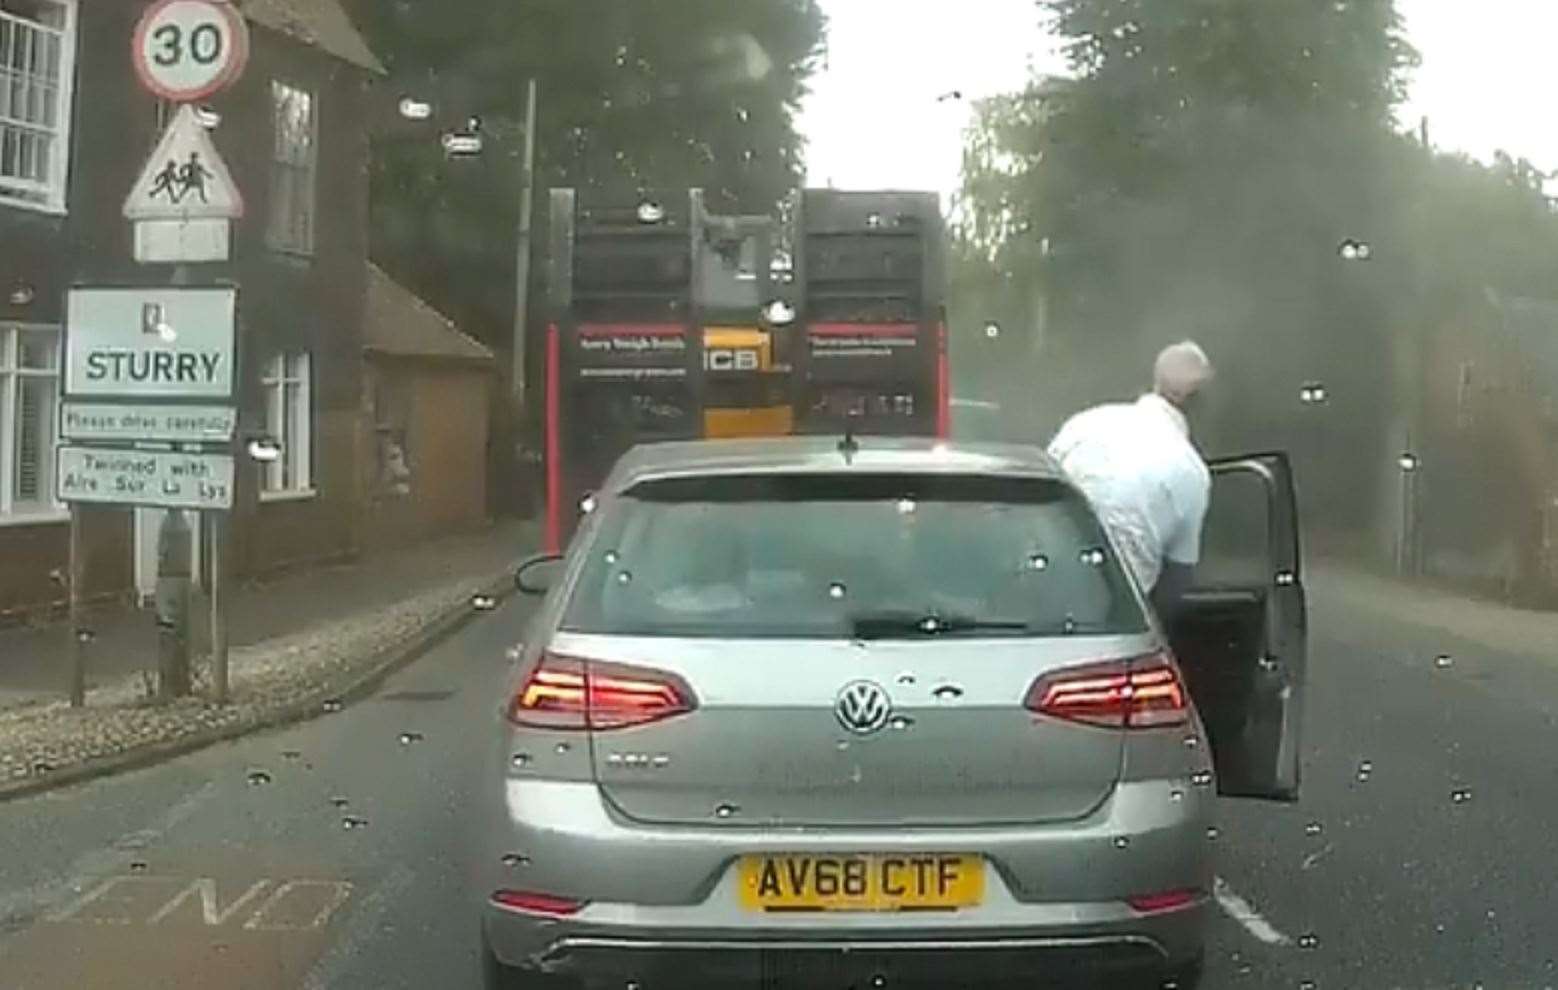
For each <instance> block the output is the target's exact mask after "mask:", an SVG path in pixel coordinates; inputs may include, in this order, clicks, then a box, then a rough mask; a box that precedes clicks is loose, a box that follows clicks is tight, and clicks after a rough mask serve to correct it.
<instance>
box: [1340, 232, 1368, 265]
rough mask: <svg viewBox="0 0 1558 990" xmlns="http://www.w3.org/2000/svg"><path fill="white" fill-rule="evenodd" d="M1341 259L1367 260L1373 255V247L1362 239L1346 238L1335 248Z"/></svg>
mask: <svg viewBox="0 0 1558 990" xmlns="http://www.w3.org/2000/svg"><path fill="white" fill-rule="evenodd" d="M1336 253H1337V254H1339V255H1341V256H1342V260H1343V261H1368V260H1369V259H1370V258H1372V257H1374V249H1373V248H1372V247H1370V246H1369V245H1368V244H1366V243H1365V242H1363V241H1358V240H1354V239H1352V238H1350V237H1349V238H1348V239H1347V240H1345V241H1342V243H1341V244H1340V245H1338V246H1337V248H1336Z"/></svg>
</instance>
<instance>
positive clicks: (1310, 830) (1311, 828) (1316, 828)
mask: <svg viewBox="0 0 1558 990" xmlns="http://www.w3.org/2000/svg"><path fill="white" fill-rule="evenodd" d="M1323 831H1325V826H1323V825H1321V824H1320V823H1319V822H1310V823H1309V824H1308V825H1305V826H1304V834H1305V835H1308V836H1316V835H1319V834H1320V833H1321V832H1323Z"/></svg>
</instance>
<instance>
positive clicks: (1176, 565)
mask: <svg viewBox="0 0 1558 990" xmlns="http://www.w3.org/2000/svg"><path fill="white" fill-rule="evenodd" d="M1183 496H1184V501H1185V504H1184V511H1183V513H1182V514H1181V516H1180V519H1179V525H1178V526H1177V527H1176V528H1175V530H1174V534H1173V536H1172V537H1170V538H1169V541H1168V543H1167V544H1166V545H1165V546H1164V548H1163V571H1162V573H1161V574H1159V576H1158V583H1157V585H1155V586H1154V587H1153V589H1152V605H1153V608H1155V609H1157V612H1158V615H1159V616H1161V617H1162V618H1163V619H1164V620H1165V621H1169V620H1172V619H1173V618H1174V616H1175V615H1177V614H1179V610H1180V609H1181V608H1183V607H1184V604H1185V595H1186V593H1188V592H1189V591H1190V588H1191V585H1192V584H1193V583H1194V581H1195V571H1196V564H1198V563H1199V562H1200V561H1201V530H1202V528H1203V526H1204V525H1205V523H1206V510H1207V503H1208V501H1209V500H1210V498H1211V480H1210V479H1209V478H1207V477H1205V476H1202V477H1198V478H1196V479H1195V480H1194V482H1193V483H1187V484H1186V485H1185V486H1184V491H1183Z"/></svg>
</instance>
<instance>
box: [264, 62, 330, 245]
mask: <svg viewBox="0 0 1558 990" xmlns="http://www.w3.org/2000/svg"><path fill="white" fill-rule="evenodd" d="M294 95H297V96H303V97H307V99H308V109H309V113H308V147H307V149H306V150H305V151H304V152H303V153H301V154H299V153H298V152H297V151H296V149H294V148H286V147H283V146H282V136H283V132H282V128H281V119H280V118H281V113H280V111H281V103H282V100H283V99H284V98H289V97H291V96H294ZM270 110H271V131H272V133H271V161H270V202H269V209H268V213H269V216H268V217H267V219H266V228H265V240H266V243H267V244H269V245H270V247H271V249H272V250H274V251H280V252H283V253H286V254H295V255H299V256H302V257H311V256H313V254H314V244H315V242H316V240H317V238H316V236H315V235H316V233H317V231H318V229H319V94H318V93H317V92H315V91H314V90H311V89H309V88H308V87H306V86H301V85H297V84H295V83H291V82H287V81H284V80H281V79H272V80H271V84H270ZM289 174H290V175H292V176H293V177H294V179H293V184H292V186H291V194H290V195H289V196H288V197H287V200H286V202H285V204H283V202H282V197H281V190H282V187H283V183H282V177H283V176H285V175H289ZM299 177H301V181H300V180H299ZM300 196H301V207H300V200H299V197H300ZM283 205H285V207H286V209H287V211H288V212H287V215H286V216H285V217H283V216H282V215H281V210H282V209H283ZM300 209H301V214H302V216H303V219H302V220H301V221H300V219H299V211H300Z"/></svg>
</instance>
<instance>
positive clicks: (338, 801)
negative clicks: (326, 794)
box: [330, 794, 352, 811]
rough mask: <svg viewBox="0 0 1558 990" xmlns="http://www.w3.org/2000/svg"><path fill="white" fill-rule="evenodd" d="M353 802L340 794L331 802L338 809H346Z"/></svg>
mask: <svg viewBox="0 0 1558 990" xmlns="http://www.w3.org/2000/svg"><path fill="white" fill-rule="evenodd" d="M351 803H352V802H351V801H349V800H347V799H346V798H344V797H342V796H341V795H339V794H337V795H336V796H335V797H333V798H331V799H330V804H331V805H332V806H333V807H334V808H335V809H336V810H338V811H341V810H345V808H346V806H347V805H349V804H351Z"/></svg>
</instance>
